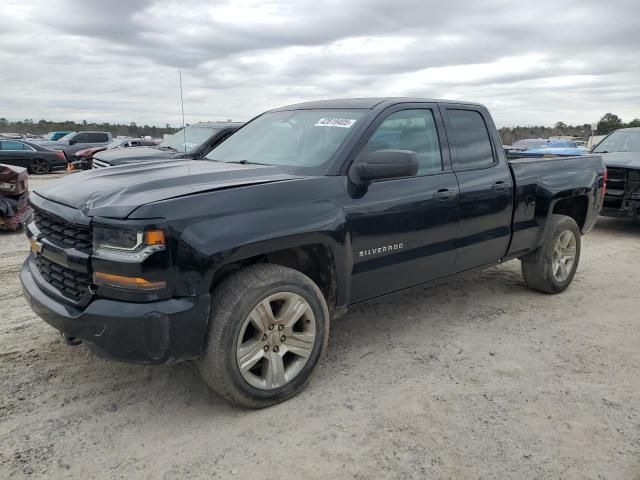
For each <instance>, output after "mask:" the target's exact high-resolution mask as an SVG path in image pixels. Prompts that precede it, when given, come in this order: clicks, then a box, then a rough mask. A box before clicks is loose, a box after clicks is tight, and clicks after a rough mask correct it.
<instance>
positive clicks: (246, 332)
mask: <svg viewBox="0 0 640 480" xmlns="http://www.w3.org/2000/svg"><path fill="white" fill-rule="evenodd" d="M315 340H316V320H315V317H314V315H313V311H312V309H311V306H310V305H309V303H308V302H307V301H306V300H305V299H304V298H303V297H301V296H300V295H298V294H295V293H292V292H279V293H276V294H273V295H270V296H268V297H267V298H265V299H263V300H261V301H260V302H259V303H258V304H257V305H256V306H255V307H254V308H253V310H251V312H250V313H249V315H248V316H247V318H246V319H245V320H244V322H243V324H242V328H241V329H240V334H239V336H238V340H237V347H236V360H237V363H238V368H239V370H240V374H241V375H242V378H243V379H244V380H245V381H246V382H247V383H248V384H250V385H251V386H253V387H255V388H258V389H261V390H273V389H275V388H279V387H282V386H284V385H286V384H287V383H289V382H290V381H291V380H293V379H294V378H295V377H296V376H297V375H298V374H299V373H300V371H301V370H302V369H303V367H304V366H305V364H306V363H307V360H308V359H309V357H310V356H311V352H312V351H313V348H314V345H315Z"/></svg>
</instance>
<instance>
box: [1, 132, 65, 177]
mask: <svg viewBox="0 0 640 480" xmlns="http://www.w3.org/2000/svg"><path fill="white" fill-rule="evenodd" d="M0 163H4V164H6V165H16V166H18V167H24V168H26V169H27V170H29V173H34V174H39V173H49V172H53V171H54V170H65V169H66V168H67V166H68V163H67V159H66V158H65V156H64V153H62V152H61V151H59V150H51V149H49V148H47V147H43V146H42V145H38V144H37V143H33V142H28V141H26V140H3V139H0Z"/></svg>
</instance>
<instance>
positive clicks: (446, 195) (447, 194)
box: [433, 188, 458, 202]
mask: <svg viewBox="0 0 640 480" xmlns="http://www.w3.org/2000/svg"><path fill="white" fill-rule="evenodd" d="M457 194H458V192H456V191H455V190H449V189H448V188H442V189H440V190H438V191H437V192H435V193H434V194H433V198H435V199H436V200H438V201H440V202H446V201H447V200H451V199H452V198H454V197H455V196H456V195H457Z"/></svg>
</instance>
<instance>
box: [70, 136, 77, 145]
mask: <svg viewBox="0 0 640 480" xmlns="http://www.w3.org/2000/svg"><path fill="white" fill-rule="evenodd" d="M76 143H78V141H77V140H76V139H75V138H72V139H71V140H69V145H75V144H76Z"/></svg>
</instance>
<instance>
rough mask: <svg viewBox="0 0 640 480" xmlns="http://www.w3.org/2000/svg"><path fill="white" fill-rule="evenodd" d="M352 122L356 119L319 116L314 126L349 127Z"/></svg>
mask: <svg viewBox="0 0 640 480" xmlns="http://www.w3.org/2000/svg"><path fill="white" fill-rule="evenodd" d="M354 123H356V121H355V120H354V119H353V118H321V119H320V120H318V121H317V122H316V123H315V125H314V127H338V128H351V126H352V125H353V124H354Z"/></svg>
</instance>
